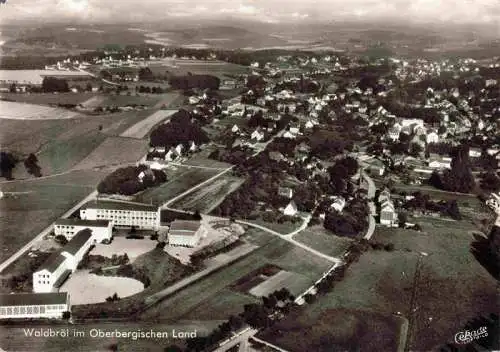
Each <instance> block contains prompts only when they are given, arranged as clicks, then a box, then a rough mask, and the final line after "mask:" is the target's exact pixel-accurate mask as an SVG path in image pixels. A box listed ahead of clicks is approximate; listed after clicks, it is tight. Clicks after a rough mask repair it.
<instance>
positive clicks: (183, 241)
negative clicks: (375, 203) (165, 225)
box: [168, 220, 208, 248]
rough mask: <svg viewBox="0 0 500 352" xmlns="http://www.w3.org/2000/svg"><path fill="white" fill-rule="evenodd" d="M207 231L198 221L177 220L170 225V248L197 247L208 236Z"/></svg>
mask: <svg viewBox="0 0 500 352" xmlns="http://www.w3.org/2000/svg"><path fill="white" fill-rule="evenodd" d="M207 233H208V231H207V229H206V228H205V226H203V225H202V224H200V222H198V221H183V220H175V221H173V222H172V224H171V225H170V230H169V232H168V244H169V245H170V246H180V247H190V248H193V247H196V246H197V245H198V244H199V243H200V241H201V239H202V238H205V237H206V236H207Z"/></svg>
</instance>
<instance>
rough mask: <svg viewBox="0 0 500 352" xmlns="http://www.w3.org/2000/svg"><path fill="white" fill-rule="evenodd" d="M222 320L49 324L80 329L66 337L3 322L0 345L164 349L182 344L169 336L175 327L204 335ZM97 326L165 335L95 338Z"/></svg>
mask: <svg viewBox="0 0 500 352" xmlns="http://www.w3.org/2000/svg"><path fill="white" fill-rule="evenodd" d="M220 323H221V321H220V320H209V321H201V322H200V321H183V322H178V323H175V324H174V323H165V324H158V323H149V322H131V321H124V322H112V323H86V324H82V325H76V326H75V325H70V324H62V325H55V326H52V328H54V329H66V328H68V329H70V331H72V329H73V328H74V329H76V330H78V331H81V332H82V333H83V336H73V334H70V335H69V337H34V336H31V337H30V336H26V335H25V332H24V329H25V328H26V324H23V325H11V326H2V329H0V339H1V340H2V348H4V349H5V350H7V351H23V352H60V351H72V352H73V351H74V352H88V351H102V352H104V351H111V349H110V346H112V345H114V344H116V346H117V351H120V352H122V351H123V352H137V351H145V352H146V351H148V352H156V351H163V349H164V348H165V347H167V346H168V345H172V344H176V345H180V346H183V341H182V340H179V339H174V338H172V330H173V329H175V330H177V331H194V330H196V331H197V334H198V336H206V335H208V334H209V333H210V332H211V331H212V330H213V329H215V328H216V327H217V326H218V325H219V324H220ZM30 327H31V328H35V329H40V328H44V329H47V325H46V324H30ZM92 329H97V330H101V331H105V332H113V331H115V329H116V330H118V331H122V332H127V331H140V330H142V331H144V332H148V331H150V330H152V331H154V332H158V333H159V332H164V331H166V332H168V334H169V337H168V338H150V339H137V340H133V339H131V338H129V339H116V338H111V337H108V338H95V337H91V336H90V331H91V330H92Z"/></svg>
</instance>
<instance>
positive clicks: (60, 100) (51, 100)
mask: <svg viewBox="0 0 500 352" xmlns="http://www.w3.org/2000/svg"><path fill="white" fill-rule="evenodd" d="M94 96H96V93H60V94H53V93H32V94H17V93H1V94H0V99H5V100H8V101H17V102H21V103H29V104H39V105H57V104H71V105H78V104H80V103H83V102H85V101H86V100H88V99H90V98H92V97H94Z"/></svg>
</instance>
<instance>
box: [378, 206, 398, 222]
mask: <svg viewBox="0 0 500 352" xmlns="http://www.w3.org/2000/svg"><path fill="white" fill-rule="evenodd" d="M397 220H398V215H397V213H396V211H395V208H394V203H393V202H392V201H391V200H386V201H384V202H383V203H382V204H381V208H380V223H381V224H382V225H386V226H391V227H392V226H397Z"/></svg>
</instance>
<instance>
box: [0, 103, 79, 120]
mask: <svg viewBox="0 0 500 352" xmlns="http://www.w3.org/2000/svg"><path fill="white" fill-rule="evenodd" d="M0 111H1V113H0V119H12V120H24V121H25V120H59V119H72V118H75V117H77V116H78V115H79V114H78V113H77V112H74V111H70V110H66V109H61V108H52V107H48V106H43V105H35V104H26V103H17V102H11V101H5V100H0Z"/></svg>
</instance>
